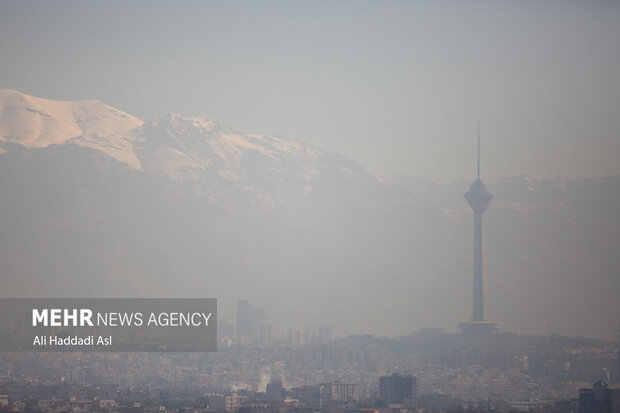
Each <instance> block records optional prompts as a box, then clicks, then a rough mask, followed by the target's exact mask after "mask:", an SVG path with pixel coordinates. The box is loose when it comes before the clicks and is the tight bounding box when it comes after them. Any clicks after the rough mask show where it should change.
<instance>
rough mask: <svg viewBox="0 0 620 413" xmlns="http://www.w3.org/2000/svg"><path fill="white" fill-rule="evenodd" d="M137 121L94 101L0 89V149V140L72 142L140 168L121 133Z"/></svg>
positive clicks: (37, 145) (45, 143)
mask: <svg viewBox="0 0 620 413" xmlns="http://www.w3.org/2000/svg"><path fill="white" fill-rule="evenodd" d="M141 124H142V121H141V120H140V119H138V118H136V117H134V116H131V115H129V114H127V113H125V112H123V111H121V110H118V109H116V108H113V107H111V106H108V105H106V104H105V103H103V102H101V101H98V100H84V101H77V102H61V101H56V100H50V99H43V98H37V97H33V96H29V95H26V94H24V93H20V92H17V91H15V90H7V89H1V90H0V148H1V147H2V146H1V144H2V143H16V144H19V145H22V146H25V147H27V148H45V147H48V146H50V145H63V144H75V145H79V146H83V147H87V148H92V149H96V150H98V151H101V152H103V153H105V154H106V155H108V156H111V157H113V158H115V159H117V160H119V161H120V162H124V163H126V164H128V165H129V166H130V167H132V168H135V169H140V163H139V161H138V160H137V158H136V156H135V154H134V153H133V150H132V147H131V142H129V140H128V139H127V138H126V137H125V134H126V133H127V132H129V131H130V130H132V129H135V128H136V127H138V126H140V125H141ZM4 150H5V149H4Z"/></svg>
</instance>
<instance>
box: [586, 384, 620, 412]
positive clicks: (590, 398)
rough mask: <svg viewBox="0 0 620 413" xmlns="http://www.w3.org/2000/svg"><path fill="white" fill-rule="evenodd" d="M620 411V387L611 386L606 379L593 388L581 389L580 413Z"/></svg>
mask: <svg viewBox="0 0 620 413" xmlns="http://www.w3.org/2000/svg"><path fill="white" fill-rule="evenodd" d="M603 412H605V413H612V412H613V413H620V389H619V388H612V387H609V384H607V382H606V381H605V380H599V381H597V382H596V383H594V386H592V388H591V389H579V413H603Z"/></svg>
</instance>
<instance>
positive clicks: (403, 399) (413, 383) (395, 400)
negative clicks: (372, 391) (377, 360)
mask: <svg viewBox="0 0 620 413" xmlns="http://www.w3.org/2000/svg"><path fill="white" fill-rule="evenodd" d="M417 392H418V378H417V377H414V376H411V375H405V376H401V375H400V374H397V373H393V374H392V375H391V376H383V377H379V398H380V399H381V400H383V401H384V402H386V403H387V404H388V405H390V404H411V403H412V402H413V400H415V398H416V396H417Z"/></svg>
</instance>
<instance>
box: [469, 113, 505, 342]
mask: <svg viewBox="0 0 620 413" xmlns="http://www.w3.org/2000/svg"><path fill="white" fill-rule="evenodd" d="M465 199H466V200H467V202H468V203H469V206H470V207H471V209H472V210H473V211H474V312H473V317H472V321H470V322H466V323H461V324H459V326H460V327H461V330H462V331H463V333H464V334H467V335H486V334H492V333H496V332H498V331H499V330H500V328H501V326H502V325H501V324H500V323H495V322H492V321H486V320H485V315H484V260H483V258H484V257H483V253H482V214H483V213H484V211H485V210H486V209H487V206H488V205H489V203H490V202H491V199H493V195H491V193H490V192H489V191H488V190H487V188H486V186H485V185H484V184H483V183H482V180H481V179H480V122H478V178H477V179H476V181H475V182H474V184H473V185H472V186H471V188H469V191H468V192H467V193H466V194H465Z"/></svg>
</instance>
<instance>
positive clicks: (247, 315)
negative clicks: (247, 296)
mask: <svg viewBox="0 0 620 413" xmlns="http://www.w3.org/2000/svg"><path fill="white" fill-rule="evenodd" d="M263 324H265V309H264V308H263V307H258V306H254V305H252V304H250V303H249V302H248V300H237V336H239V337H241V336H246V337H252V338H254V339H258V338H260V332H261V325H263Z"/></svg>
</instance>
